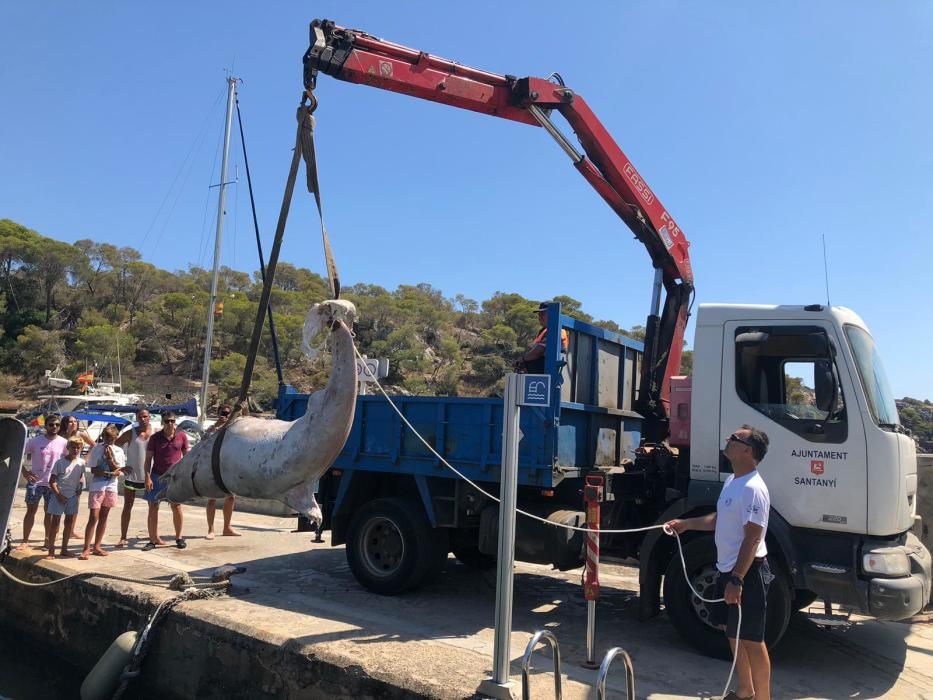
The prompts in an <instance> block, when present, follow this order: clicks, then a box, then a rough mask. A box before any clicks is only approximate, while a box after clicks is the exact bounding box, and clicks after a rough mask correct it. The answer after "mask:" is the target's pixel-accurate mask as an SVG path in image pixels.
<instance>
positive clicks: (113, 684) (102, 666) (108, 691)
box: [81, 632, 139, 700]
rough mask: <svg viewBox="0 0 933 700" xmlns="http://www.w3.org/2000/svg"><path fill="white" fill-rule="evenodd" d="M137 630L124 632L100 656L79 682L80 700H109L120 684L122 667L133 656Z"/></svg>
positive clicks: (124, 666) (137, 634)
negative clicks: (80, 682) (81, 681)
mask: <svg viewBox="0 0 933 700" xmlns="http://www.w3.org/2000/svg"><path fill="white" fill-rule="evenodd" d="M138 636H139V633H138V632H124V633H123V634H121V635H120V636H119V637H117V638H116V639H115V640H113V644H111V645H110V648H109V649H107V651H105V652H104V655H103V656H101V657H100V661H98V662H97V663H96V664H95V665H94V668H92V669H91V672H90V673H89V674H87V678H85V679H84V683H82V684H81V700H110V698H112V697H113V694H114V693H115V692H116V691H117V688H118V687H119V685H120V676H121V675H123V669H124V668H126V665H127V664H128V663H129V662H130V658H132V656H133V647H135V646H136V638H137V637H138Z"/></svg>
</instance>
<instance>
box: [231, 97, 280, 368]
mask: <svg viewBox="0 0 933 700" xmlns="http://www.w3.org/2000/svg"><path fill="white" fill-rule="evenodd" d="M236 120H237V123H238V124H239V125H240V144H241V145H242V147H243V165H245V166H246V185H247V187H248V188H249V205H250V207H251V208H252V210H253V228H254V229H255V230H256V248H257V249H258V250H259V274H260V275H261V276H262V283H263V285H265V283H266V263H265V259H264V258H263V255H262V239H261V238H260V237H259V221H258V220H257V218H256V202H255V200H254V199H253V179H252V178H251V177H250V175H249V158H247V157H246V138H245V137H244V136H243V118H242V117H241V116H240V98H239V97H238V98H237V100H236ZM269 333H270V334H271V335H272V356H273V357H274V358H275V373H276V374H277V375H278V377H279V386H282V385H283V384H285V377H284V376H283V375H282V360H281V358H280V357H279V339H278V336H277V335H276V333H275V321H274V320H273V319H272V304H269Z"/></svg>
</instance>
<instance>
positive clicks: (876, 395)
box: [846, 326, 900, 427]
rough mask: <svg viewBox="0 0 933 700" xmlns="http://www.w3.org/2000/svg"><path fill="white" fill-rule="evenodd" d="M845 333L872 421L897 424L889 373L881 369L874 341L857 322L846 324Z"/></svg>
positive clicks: (895, 406) (890, 424)
mask: <svg viewBox="0 0 933 700" xmlns="http://www.w3.org/2000/svg"><path fill="white" fill-rule="evenodd" d="M846 336H847V337H848V339H849V347H851V348H852V354H853V355H854V356H855V363H856V364H857V365H858V374H859V377H860V378H861V380H862V388H863V389H864V390H865V398H866V399H867V400H868V408H869V409H870V410H871V415H872V418H874V420H875V423H877V424H878V425H880V426H885V427H894V426H897V425H900V419H899V418H898V415H897V405H896V404H895V403H894V395H893V394H892V393H891V387H890V385H889V384H888V375H887V374H886V373H885V371H884V365H882V363H881V356H880V355H879V354H878V349H877V348H876V347H875V341H874V340H873V339H872V337H871V336H870V335H869V334H868V333H867V332H866V331H865V330H864V329H862V328H859V327H857V326H846Z"/></svg>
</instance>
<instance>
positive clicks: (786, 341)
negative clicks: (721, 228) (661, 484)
mask: <svg viewBox="0 0 933 700" xmlns="http://www.w3.org/2000/svg"><path fill="white" fill-rule="evenodd" d="M693 367H694V374H693V380H692V391H691V410H690V414H691V425H690V446H689V454H690V492H691V494H692V495H694V496H699V497H700V498H702V497H703V494H704V493H706V494H707V497H708V496H709V495H711V494H713V493H716V492H718V487H719V484H720V483H721V482H722V481H724V480H725V479H726V477H727V476H728V473H729V467H728V464H727V463H726V462H725V460H724V459H722V458H721V452H720V451H721V450H722V448H723V445H724V442H725V439H726V437H727V436H728V435H729V434H730V433H732V432H733V431H734V430H735V429H736V428H738V427H740V426H742V425H744V424H748V425H751V426H754V427H756V428H759V429H761V430H763V431H764V432H766V433H767V434H768V437H769V438H770V448H769V450H768V454H767V456H766V457H765V459H764V460H763V461H762V462H761V464H760V465H759V471H760V472H761V474H762V476H763V477H764V479H765V482H766V483H767V485H768V489H769V491H770V493H771V504H772V517H771V521H770V522H771V524H770V527H769V530H770V537H769V539H770V540H772V542H773V545H771V546H769V549H773V548H775V547H777V548H778V549H779V550H780V553H779V554H780V556H781V557H782V558H783V559H784V565H785V567H786V569H787V571H788V573H789V576H790V577H791V579H792V585H793V588H794V589H795V590H796V591H797V597H798V599H800V598H803V599H806V598H808V597H809V598H811V599H812V598H813V596H814V595H816V596H819V597H821V598H823V599H824V600H827V601H831V602H833V603H838V604H841V605H843V606H846V607H849V608H851V609H854V610H857V611H859V612H862V613H864V614H869V615H872V616H874V617H878V618H883V619H894V620H896V619H903V618H905V617H909V616H911V615H913V614H915V613H917V612H919V611H920V610H921V609H922V608H923V607H924V606H925V605H926V604H927V602H928V601H929V599H930V585H931V583H930V582H931V563H930V562H931V560H930V553H929V552H928V551H927V550H926V548H925V547H924V546H923V545H922V544H921V543H920V541H919V540H918V539H917V538H916V537H915V536H913V535H912V534H911V533H910V530H911V528H912V527H913V526H914V521H915V517H916V501H917V458H916V451H915V446H914V442H913V440H912V439H911V438H910V437H909V436H908V435H907V434H906V431H905V430H904V429H903V428H902V427H901V424H900V421H899V419H898V414H897V408H896V406H895V403H894V397H893V395H892V393H891V390H890V387H889V386H888V382H887V378H886V376H885V372H884V368H883V366H882V363H881V358H880V355H879V353H878V351H877V349H876V347H875V344H874V341H873V339H872V337H871V334H870V333H869V331H868V328H867V326H866V325H865V323H864V322H863V321H862V319H861V318H859V317H858V316H857V315H856V314H855V313H853V312H852V311H850V310H849V309H845V308H842V307H832V306H822V305H812V306H763V305H727V304H704V305H701V306H700V308H699V312H698V314H697V327H696V337H695V350H694V364H693ZM801 379H802V380H803V381H801ZM688 500H690V499H688Z"/></svg>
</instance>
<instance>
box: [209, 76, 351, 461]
mask: <svg viewBox="0 0 933 700" xmlns="http://www.w3.org/2000/svg"><path fill="white" fill-rule="evenodd" d="M309 98H310V104H307V103H306V102H307V100H308V99H309ZM316 108H317V99H316V98H315V97H314V95H312V94H310V93H309V92H305V93H304V94H303V95H302V100H301V104H300V105H298V112H297V114H296V117H297V119H298V130H297V133H296V134H295V150H294V152H293V153H292V162H291V165H290V167H289V169H288V179H287V180H286V181H285V193H284V194H283V196H282V206H281V208H280V209H279V220H278V223H277V224H276V227H275V238H274V239H273V241H272V250H271V251H270V252H269V263H268V265H267V267H266V273H267V274H266V279H265V283H264V284H263V287H262V295H261V296H260V298H259V308H258V309H257V311H256V321H255V323H254V324H253V335H252V337H251V338H250V344H249V351H248V352H247V354H246V366H245V367H244V369H243V382H242V383H241V385H240V395H239V399H238V403H239V405H240V407H241V409H242V407H243V406H245V405H246V400H247V394H248V393H249V385H250V382H251V380H252V377H253V368H254V367H255V364H256V352H257V350H258V349H259V339H260V337H261V336H262V326H263V320H264V319H265V317H266V313H267V312H268V308H269V297H270V296H271V294H272V282H273V280H274V279H275V268H276V266H277V265H278V262H279V251H280V250H281V248H282V236H283V234H284V233H285V222H286V221H287V220H288V212H289V209H290V207H291V202H292V194H293V193H294V191H295V179H296V177H297V175H298V164H299V161H300V160H301V158H302V157H304V160H305V168H306V175H307V183H308V191H309V192H311V193H312V194H314V201H315V203H316V204H317V208H318V216H319V218H320V220H321V236H322V238H323V240H324V257H325V260H326V263H327V280H328V283H329V285H330V292H331V295H332V297H333V298H334V299H337V298H338V297H339V295H340V277H339V275H338V273H337V265H336V263H335V262H334V256H333V253H332V252H331V248H330V240H329V239H328V236H327V229H326V228H325V226H324V212H323V210H322V208H321V194H320V187H319V183H318V176H317V158H316V156H315V150H314V116H313V115H312V113H313V112H314V110H315V109H316ZM215 471H216V470H215ZM217 473H219V472H217Z"/></svg>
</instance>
